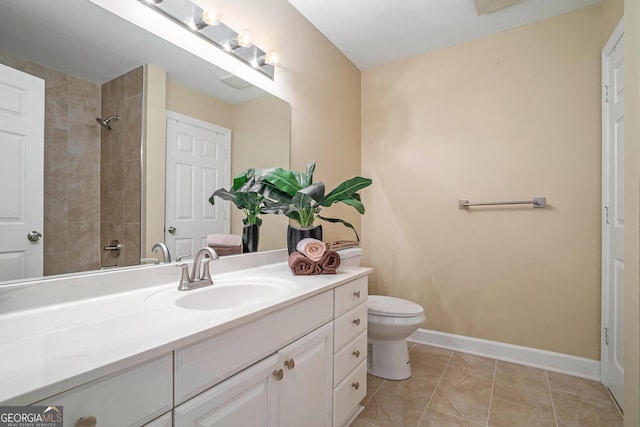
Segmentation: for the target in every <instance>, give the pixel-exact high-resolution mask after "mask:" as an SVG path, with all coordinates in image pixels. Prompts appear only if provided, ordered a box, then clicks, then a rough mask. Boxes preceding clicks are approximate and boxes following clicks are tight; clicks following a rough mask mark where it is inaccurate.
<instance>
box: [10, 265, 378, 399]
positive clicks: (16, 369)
mask: <svg viewBox="0 0 640 427" xmlns="http://www.w3.org/2000/svg"><path fill="white" fill-rule="evenodd" d="M212 264H213V263H212ZM222 270H224V269H222ZM227 270H230V269H229V268H227ZM231 270H232V271H226V272H222V273H220V272H216V271H215V269H214V273H213V278H214V285H213V286H215V281H216V280H227V279H240V278H254V279H256V278H264V279H267V280H268V279H274V280H278V279H279V280H282V279H286V280H288V281H291V283H292V285H290V286H287V290H286V292H283V293H282V294H281V295H277V296H275V297H273V298H271V299H269V300H267V301H264V302H261V303H257V304H255V305H252V306H248V307H242V308H234V309H226V310H212V311H207V310H193V309H186V308H181V307H178V306H176V305H175V304H173V300H174V299H176V298H178V297H180V296H184V295H185V294H186V292H180V291H178V290H177V283H178V278H179V273H180V272H179V269H177V268H175V267H174V266H169V265H167V266H158V267H155V268H149V269H138V270H133V271H130V272H127V271H122V272H110V273H104V274H96V275H93V276H91V277H89V276H88V277H84V278H83V277H82V276H79V277H74V278H73V280H70V279H58V282H57V283H55V284H54V283H50V284H49V287H48V288H43V287H46V286H47V281H46V280H43V281H41V283H38V284H37V286H38V288H37V289H35V288H36V286H35V285H29V284H24V285H18V286H13V287H12V289H10V290H8V291H6V290H5V291H4V292H0V355H1V360H2V363H1V364H0V404H2V405H27V404H32V403H35V402H37V401H39V400H42V399H45V398H47V397H50V396H52V395H55V394H57V393H60V392H63V391H65V390H68V389H71V388H73V387H77V386H79V385H81V384H85V383H87V382H89V381H93V380H95V379H98V378H100V377H103V376H105V375H109V374H112V373H115V372H118V371H120V370H122V369H126V368H129V367H132V366H134V365H137V364H139V363H142V362H145V361H148V360H151V359H153V358H156V357H159V356H161V355H163V354H166V353H168V352H170V351H172V350H175V349H178V348H180V347H184V346H187V345H189V344H192V343H194V342H197V341H200V340H202V339H204V338H207V337H209V336H213V335H215V334H217V333H220V332H222V331H225V330H228V329H230V328H233V327H236V326H239V325H243V324H246V323H248V322H251V321H252V320H255V319H258V318H260V317H262V316H264V315H266V314H268V313H272V312H274V311H276V310H279V309H281V308H284V307H286V306H289V305H291V304H293V303H295V302H297V301H301V300H303V299H305V298H309V297H311V296H313V295H316V294H319V293H321V292H323V291H325V290H328V289H332V288H334V287H336V286H339V285H341V284H343V283H346V282H348V281H351V280H354V279H356V278H358V277H362V276H365V275H367V274H369V272H370V271H371V270H370V269H368V268H355V267H349V268H347V267H341V268H340V269H339V270H338V274H335V275H318V276H294V275H293V274H292V273H291V271H290V270H289V268H288V265H287V264H286V263H285V262H277V263H274V264H269V265H264V266H261V267H255V268H242V269H239V270H236V271H233V269H231ZM141 271H142V273H141ZM145 271H146V273H144V272H145ZM149 278H151V279H152V280H148V281H146V282H145V280H147V279H149ZM137 282H139V283H137ZM142 282H144V283H142ZM43 289H47V290H43ZM108 289H112V291H111V292H109V291H108ZM206 289H208V288H202V289H196V290H191V291H187V292H189V293H197V292H199V291H203V290H206ZM65 292H66V293H69V294H70V295H73V298H65V297H64V296H63V295H60V294H61V293H65ZM43 294H44V296H43ZM77 294H81V295H82V297H81V298H79V297H78V296H77ZM29 295H31V296H32V298H33V299H34V300H36V299H40V300H42V299H46V298H47V297H49V298H50V300H51V301H52V303H51V304H46V303H45V301H35V302H34V303H33V305H34V306H35V307H33V308H27V307H28V304H26V303H25V302H24V299H25V298H29ZM35 295H37V296H35ZM158 296H160V297H158Z"/></svg>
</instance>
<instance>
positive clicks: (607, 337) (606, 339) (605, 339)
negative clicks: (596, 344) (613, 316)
mask: <svg viewBox="0 0 640 427" xmlns="http://www.w3.org/2000/svg"><path fill="white" fill-rule="evenodd" d="M604 344H605V345H609V328H604Z"/></svg>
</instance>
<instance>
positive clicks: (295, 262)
mask: <svg viewBox="0 0 640 427" xmlns="http://www.w3.org/2000/svg"><path fill="white" fill-rule="evenodd" d="M289 268H290V269H291V271H292V272H293V274H296V275H304V276H307V275H309V274H320V267H319V266H318V264H316V263H315V262H313V261H311V260H310V259H309V258H307V257H306V256H304V255H302V254H301V253H300V252H292V253H291V255H289Z"/></svg>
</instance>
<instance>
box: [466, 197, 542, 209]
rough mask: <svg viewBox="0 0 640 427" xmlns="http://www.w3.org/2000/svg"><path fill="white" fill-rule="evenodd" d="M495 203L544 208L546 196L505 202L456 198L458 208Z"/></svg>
mask: <svg viewBox="0 0 640 427" xmlns="http://www.w3.org/2000/svg"><path fill="white" fill-rule="evenodd" d="M496 205H533V207H534V208H544V207H545V206H547V198H546V197H534V198H533V200H516V201H507V202H470V201H468V200H458V209H469V207H470V206H496Z"/></svg>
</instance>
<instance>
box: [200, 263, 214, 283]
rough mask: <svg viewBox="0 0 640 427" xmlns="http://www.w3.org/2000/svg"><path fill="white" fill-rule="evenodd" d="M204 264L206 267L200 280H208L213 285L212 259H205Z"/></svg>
mask: <svg viewBox="0 0 640 427" xmlns="http://www.w3.org/2000/svg"><path fill="white" fill-rule="evenodd" d="M203 262H204V265H203V267H202V276H201V277H200V280H206V281H207V282H209V283H213V280H211V273H210V272H209V263H210V262H211V258H205V259H204V260H203Z"/></svg>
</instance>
